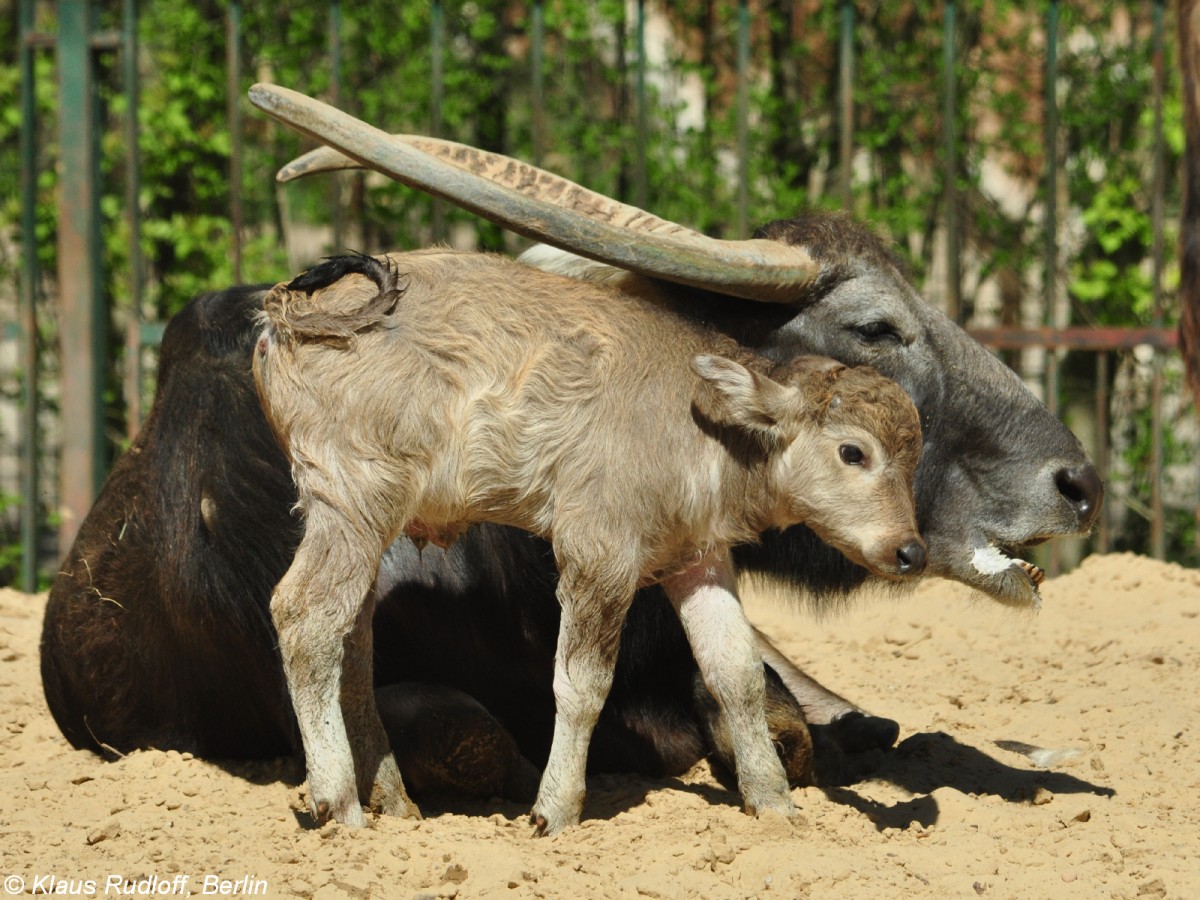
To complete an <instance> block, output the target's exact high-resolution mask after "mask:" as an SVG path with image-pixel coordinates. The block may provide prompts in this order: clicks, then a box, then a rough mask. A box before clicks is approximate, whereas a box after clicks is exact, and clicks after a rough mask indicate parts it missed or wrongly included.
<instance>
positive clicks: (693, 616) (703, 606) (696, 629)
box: [663, 551, 796, 818]
mask: <svg viewBox="0 0 1200 900" xmlns="http://www.w3.org/2000/svg"><path fill="white" fill-rule="evenodd" d="M663 587H664V588H665V589H666V592H667V596H668V597H669V598H670V599H671V604H672V605H673V606H674V607H675V610H676V612H677V613H678V614H679V620H680V621H681V622H682V623H683V630H684V631H685V632H686V634H687V638H688V643H689V644H691V647H692V655H693V656H695V658H696V664H697V666H699V668H700V674H701V676H702V677H703V678H704V683H705V685H706V686H707V687H708V690H709V692H710V693H711V694H712V696H713V697H714V698H715V699H716V701H717V703H718V704H719V705H720V707H721V712H722V714H723V716H724V719H725V722H726V723H727V725H728V729H729V739H730V743H732V745H733V757H734V767H735V769H736V772H737V781H738V789H739V790H740V791H741V794H742V801H743V803H744V804H745V809H746V812H748V813H750V814H751V815H757V814H759V813H761V812H762V811H763V810H766V809H772V810H775V811H776V812H778V813H781V814H783V815H784V816H787V817H789V818H790V817H792V816H794V815H795V814H796V807H795V805H794V804H793V803H792V798H791V794H790V793H789V791H788V782H787V774H786V773H785V772H784V769H783V764H782V763H781V762H780V760H779V756H778V754H777V753H776V752H775V747H774V745H773V744H772V742H771V736H770V733H769V732H768V730H767V718H766V711H765V700H764V694H765V687H764V682H763V668H762V657H760V656H759V654H758V647H757V643H756V640H755V634H754V628H753V627H752V626H751V625H750V623H749V621H747V619H746V616H745V613H744V612H743V611H742V605H741V603H739V602H738V598H737V594H736V592H735V586H734V573H733V568H732V566H730V564H729V560H728V557H727V556H724V555H718V554H717V553H715V552H712V551H710V552H708V553H705V554H704V555H703V556H702V557H701V558H700V560H699V561H697V562H696V563H695V564H694V565H692V566H690V567H689V568H687V569H685V570H684V571H683V572H680V573H678V574H676V575H673V576H671V577H670V578H668V579H666V580H665V581H664V582H663Z"/></svg>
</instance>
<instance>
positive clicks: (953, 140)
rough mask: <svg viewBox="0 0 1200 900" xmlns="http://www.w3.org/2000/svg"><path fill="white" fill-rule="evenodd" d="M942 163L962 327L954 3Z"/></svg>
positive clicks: (947, 41)
mask: <svg viewBox="0 0 1200 900" xmlns="http://www.w3.org/2000/svg"><path fill="white" fill-rule="evenodd" d="M942 28H943V31H942V92H943V93H942V152H943V154H944V158H943V160H942V168H943V173H944V174H943V177H944V178H945V184H944V185H943V188H942V205H943V208H944V214H945V224H946V314H947V315H948V316H950V318H952V319H954V321H956V322H958V323H959V324H960V325H961V324H962V322H963V308H962V262H961V260H960V259H959V254H960V252H961V248H960V245H959V235H958V147H957V143H958V135H957V119H958V85H957V80H956V78H955V72H954V61H955V56H956V53H955V36H956V33H957V31H958V27H957V22H956V20H955V9H954V2H953V0H946V8H945V12H944V14H943V21H942Z"/></svg>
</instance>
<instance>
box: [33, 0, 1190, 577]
mask: <svg viewBox="0 0 1200 900" xmlns="http://www.w3.org/2000/svg"><path fill="white" fill-rule="evenodd" d="M1060 5H1061V4H1060V3H1059V2H1057V0H1050V2H1047V3H1045V4H1044V12H1043V13H1042V14H1043V15H1044V25H1043V27H1044V34H1045V37H1046V52H1045V60H1044V65H1045V72H1044V78H1045V83H1046V85H1047V88H1046V90H1047V96H1046V105H1045V108H1046V116H1045V121H1044V133H1043V140H1044V148H1045V159H1046V166H1045V171H1044V174H1043V177H1044V179H1045V185H1044V186H1045V191H1046V196H1048V197H1050V198H1054V197H1056V196H1057V194H1056V188H1055V186H1056V182H1057V179H1058V178H1059V165H1060V161H1059V158H1058V157H1059V154H1058V153H1057V152H1056V148H1057V146H1058V143H1059V134H1058V129H1059V127H1060V126H1059V120H1058V109H1057V98H1056V96H1055V94H1054V87H1055V84H1056V82H1057V79H1058V72H1057V66H1058V40H1059V13H1060ZM938 6H939V8H938V9H936V10H935V12H936V14H937V15H940V17H941V23H942V28H943V33H944V36H945V37H944V40H943V44H942V47H941V48H940V49H941V52H942V59H943V63H942V71H943V73H944V78H943V79H942V82H941V84H940V85H939V86H938V93H939V94H940V102H941V105H942V108H943V109H944V110H945V113H944V115H943V116H942V122H943V134H942V140H941V142H940V150H939V154H938V155H939V164H940V165H943V166H945V167H946V169H947V171H954V170H955V168H956V159H955V154H956V153H958V152H960V149H959V140H958V136H957V135H956V134H955V131H954V129H955V122H956V115H955V114H954V113H955V110H956V108H957V104H958V102H959V100H958V98H957V97H956V94H955V90H956V82H955V78H954V77H953V72H954V69H955V65H956V63H957V62H958V60H956V56H955V54H956V49H955V47H956V44H955V40H954V35H955V33H956V31H955V30H956V27H957V25H956V15H957V12H958V6H959V5H958V4H956V3H955V2H954V0H945V2H943V3H941V4H939V5H938ZM34 7H35V4H34V2H33V0H20V2H19V22H20V46H19V54H20V77H21V87H22V91H21V117H22V127H21V149H20V152H21V166H22V201H21V203H22V205H21V210H22V212H21V233H22V235H23V236H26V239H25V240H24V243H23V244H22V254H21V281H20V331H21V348H22V350H21V363H20V365H21V368H22V370H23V372H24V379H23V395H22V415H21V419H20V428H21V453H20V459H21V467H20V469H21V472H20V477H21V487H20V492H21V496H22V503H23V506H22V531H21V539H22V543H23V546H24V556H23V559H24V566H23V569H22V573H21V583H22V586H23V587H24V588H25V589H27V590H32V589H33V588H34V586H35V585H36V583H37V578H38V568H37V567H38V552H37V547H38V539H39V534H41V533H44V531H45V528H44V523H43V522H42V521H41V519H40V516H41V513H40V512H39V504H38V497H39V496H40V486H39V482H38V479H39V469H38V458H39V452H40V450H41V440H40V436H39V430H38V397H39V359H38V355H37V340H36V335H37V304H38V296H37V292H38V288H37V285H38V280H39V273H38V271H37V265H38V262H37V254H36V252H35V251H36V248H35V247H34V246H33V241H31V240H29V239H28V236H30V235H33V234H35V223H34V205H35V203H36V193H35V185H36V181H37V177H38V172H37V166H36V158H37V153H36V147H37V141H38V140H39V129H38V123H37V121H36V107H35V103H34V87H35V84H34V72H35V69H34V57H35V54H38V53H45V52H53V53H54V54H55V60H56V68H57V72H58V75H57V78H58V85H57V89H58V97H59V115H58V134H57V141H58V144H59V148H58V152H59V154H60V156H59V159H60V164H59V172H60V178H61V189H60V191H59V201H58V202H59V234H58V259H59V263H58V271H57V292H58V302H59V304H60V310H61V314H60V317H59V321H60V327H61V333H60V334H59V340H60V347H61V351H60V360H61V387H60V396H61V417H62V421H63V422H64V423H69V427H68V426H64V427H63V428H62V434H61V441H62V447H61V461H60V480H59V488H58V494H59V503H60V504H61V506H63V507H64V508H66V509H67V510H68V511H69V515H68V517H67V518H66V520H65V524H64V525H63V526H62V527H61V529H60V532H59V541H60V543H59V551H60V552H62V551H64V550H65V549H66V547H67V546H68V544H69V541H70V540H71V539H72V537H73V534H74V530H75V528H76V527H77V525H78V523H79V522H80V521H81V519H82V517H83V515H84V514H85V513H86V511H87V509H88V508H89V506H90V504H91V502H92V500H93V499H94V497H95V495H96V493H97V491H98V489H99V487H100V485H101V483H102V480H103V478H104V475H105V471H104V460H105V459H106V448H105V435H104V426H103V410H104V406H105V399H104V385H105V374H104V370H105V366H106V365H107V360H106V358H105V354H106V346H107V337H108V333H107V329H108V327H109V316H108V309H107V307H106V301H105V295H104V291H103V290H102V286H101V282H102V277H103V276H102V260H101V244H100V235H99V234H98V227H99V224H98V223H99V221H100V218H99V214H98V196H99V174H98V158H99V146H100V145H99V142H100V138H101V134H100V125H99V122H98V121H97V115H96V93H97V88H96V76H95V72H96V65H97V59H98V58H99V57H100V56H101V55H103V54H114V53H115V54H117V57H118V58H119V61H120V65H121V72H122V78H121V83H122V90H123V92H124V95H125V98H126V104H127V106H126V108H127V110H129V112H128V113H127V114H126V117H125V125H124V128H125V131H124V140H125V142H126V144H127V147H128V148H130V152H128V154H127V170H126V172H125V215H126V216H127V217H128V225H129V233H130V244H129V259H130V266H131V270H132V277H131V279H130V291H131V292H132V303H131V307H132V309H133V310H135V311H139V312H140V310H141V309H142V303H141V301H140V296H141V291H142V289H143V284H144V277H145V276H144V274H143V260H142V258H141V246H140V242H139V235H140V222H139V209H138V192H139V183H140V177H141V176H140V172H139V161H138V154H137V150H136V148H137V146H138V129H139V125H138V116H137V112H138V110H139V97H138V91H139V82H138V71H137V58H138V46H137V18H138V6H137V2H136V0H123V2H122V5H121V10H120V21H121V27H120V28H119V29H115V30H97V28H96V25H95V23H96V14H95V7H94V5H93V4H92V3H91V2H88V0H60V2H58V3H57V4H56V10H57V33H56V34H52V35H51V34H42V33H38V32H37V31H35V29H34ZM1148 7H1149V11H1150V15H1151V17H1152V23H1153V24H1152V27H1153V54H1152V59H1151V60H1150V64H1151V65H1152V66H1153V70H1154V71H1153V84H1154V90H1153V95H1152V97H1151V98H1150V100H1149V102H1150V104H1151V105H1152V108H1153V111H1154V126H1153V127H1154V132H1155V133H1154V141H1155V147H1156V152H1155V153H1154V158H1155V161H1156V165H1155V169H1154V174H1153V185H1152V186H1151V192H1152V198H1153V199H1152V205H1153V209H1152V218H1153V224H1154V239H1153V240H1154V245H1153V268H1154V271H1153V285H1154V313H1153V322H1152V325H1151V327H1148V328H1140V329H1122V328H1102V329H1098V328H1082V327H1063V323H1062V322H1059V321H1055V320H1054V319H1053V312H1052V311H1053V310H1054V309H1055V308H1056V303H1055V296H1054V294H1055V291H1056V290H1057V286H1056V285H1057V279H1056V277H1054V273H1055V271H1056V267H1057V266H1058V258H1059V253H1060V248H1059V243H1058V241H1059V232H1060V226H1059V223H1057V222H1056V220H1055V218H1054V217H1055V214H1056V204H1055V203H1054V202H1050V203H1048V204H1047V210H1046V214H1047V217H1048V226H1047V228H1046V235H1047V239H1046V246H1045V247H1044V248H1043V253H1044V258H1045V267H1046V268H1045V271H1046V273H1047V277H1046V278H1045V279H1044V291H1045V292H1046V297H1045V304H1044V308H1045V310H1046V311H1047V313H1046V316H1047V318H1046V320H1045V322H1044V325H1043V326H1042V327H1039V328H1032V329H1020V328H1013V327H990V328H973V329H971V331H972V333H973V334H974V335H975V336H976V337H977V338H978V339H979V340H980V341H982V342H983V343H985V344H986V345H988V346H990V347H992V348H995V349H996V350H997V351H1020V350H1025V349H1028V348H1040V349H1041V350H1042V351H1044V352H1045V364H1044V376H1043V377H1044V396H1045V397H1046V400H1047V403H1048V405H1049V406H1050V408H1051V410H1052V411H1057V405H1058V398H1059V396H1060V386H1059V378H1060V367H1061V359H1062V354H1064V353H1065V352H1067V351H1074V352H1086V353H1092V354H1095V360H1096V361H1095V371H1096V373H1097V377H1096V384H1097V395H1096V396H1095V410H1096V416H1097V420H1098V422H1100V423H1102V425H1103V430H1101V431H1100V434H1101V436H1102V437H1101V439H1100V440H1099V441H1098V442H1097V446H1096V448H1095V450H1094V452H1095V455H1096V456H1097V462H1098V464H1099V465H1100V467H1101V469H1102V471H1104V470H1105V469H1106V467H1107V466H1108V449H1107V443H1106V440H1105V439H1104V438H1103V435H1104V434H1105V433H1106V431H1107V422H1108V415H1109V408H1110V402H1109V397H1108V395H1107V389H1108V388H1107V385H1108V383H1109V371H1110V367H1111V366H1112V357H1113V355H1114V354H1119V353H1125V352H1128V351H1130V350H1131V349H1132V348H1134V347H1149V348H1153V350H1154V353H1155V356H1154V358H1153V362H1152V366H1153V371H1154V378H1153V385H1154V387H1153V390H1152V396H1151V404H1152V410H1153V412H1152V417H1153V419H1152V425H1151V431H1152V442H1153V449H1152V452H1151V468H1152V471H1151V473H1150V478H1151V483H1152V485H1153V488H1152V493H1151V500H1150V509H1149V510H1148V517H1149V520H1150V525H1151V536H1150V542H1149V548H1150V550H1151V552H1152V553H1153V554H1154V555H1156V556H1159V557H1161V556H1163V555H1164V552H1165V538H1164V515H1163V497H1162V469H1163V457H1162V438H1163V430H1164V425H1163V418H1162V404H1163V380H1162V360H1163V358H1164V354H1165V353H1168V352H1170V351H1171V350H1173V349H1174V348H1175V347H1176V335H1175V332H1174V329H1171V328H1166V327H1164V320H1165V317H1166V301H1165V299H1164V295H1163V279H1164V274H1163V273H1164V266H1165V252H1166V251H1165V247H1164V237H1163V234H1164V230H1163V226H1164V222H1165V221H1166V217H1167V212H1166V203H1165V196H1166V184H1167V179H1168V177H1169V174H1170V173H1167V172H1165V171H1164V167H1163V164H1162V160H1163V158H1164V153H1163V151H1162V142H1163V140H1164V137H1163V129H1164V125H1163V105H1164V96H1165V91H1166V89H1167V88H1166V85H1167V72H1165V71H1164V33H1165V27H1166V26H1165V18H1166V9H1165V0H1156V2H1153V3H1150V4H1148ZM628 9H629V14H630V16H631V19H632V23H633V28H632V32H633V34H634V35H635V39H634V40H635V59H634V64H633V67H632V79H633V84H632V86H631V96H632V101H633V110H632V114H631V115H630V118H631V120H632V127H633V133H634V136H635V147H636V153H635V166H634V176H633V184H632V188H631V196H630V199H631V200H632V201H633V202H634V203H635V204H638V205H643V206H644V205H646V203H647V198H648V196H649V194H648V190H647V176H646V171H647V169H646V158H645V152H646V146H647V140H648V139H647V130H648V123H647V114H646V110H647V99H646V78H647V66H646V59H647V54H646V36H645V35H646V30H645V24H646V17H647V4H646V3H645V0H631V2H630V3H629V6H628ZM242 11H243V9H242V4H241V3H240V2H239V0H233V2H230V3H229V4H228V6H227V12H226V33H227V42H228V43H227V46H228V57H227V75H228V84H227V92H228V98H229V100H228V119H229V120H228V126H229V129H230V131H231V133H232V138H233V139H232V142H231V143H232V149H231V155H230V163H229V175H230V182H231V184H232V185H233V190H231V200H230V210H229V215H230V219H231V221H232V223H233V230H232V242H231V246H230V248H229V249H230V253H231V255H232V259H233V261H234V262H233V266H234V276H235V278H236V279H239V280H240V278H241V259H242V242H243V236H244V233H245V221H244V213H243V209H242V192H241V191H240V189H239V186H240V185H241V183H242V150H243V140H242V129H243V124H242V121H241V112H240V111H241V105H242V102H241V101H242V97H243V94H244V86H245V83H246V78H245V72H244V71H243V60H242V55H241V47H242V35H241V27H242V26H241V22H242ZM110 12H111V10H110ZM736 14H737V15H736V21H737V29H736V35H735V36H734V40H735V41H736V60H737V66H736V72H737V83H736V101H735V103H736V150H737V154H736V155H737V159H738V168H737V178H738V179H739V191H738V194H737V217H736V232H737V235H736V236H745V234H746V233H747V219H748V216H747V205H748V202H747V190H746V184H747V180H748V175H747V167H746V160H747V156H748V150H747V133H748V129H749V124H748V123H749V121H750V116H751V112H752V110H751V104H750V99H749V90H748V85H749V79H750V77H751V59H750V35H751V28H752V26H753V18H752V8H751V5H750V4H749V3H748V2H747V0H739V2H737V3H736ZM328 15H329V19H328V23H329V27H328V47H327V54H328V64H329V66H330V69H331V72H332V79H331V86H330V90H329V94H328V99H330V100H331V101H332V102H333V103H334V104H335V105H337V104H338V103H339V102H340V94H341V67H342V59H341V53H342V51H341V34H342V27H343V26H342V17H343V11H342V5H341V4H340V3H339V2H336V0H335V2H332V3H331V4H330V5H329V7H328ZM838 15H839V25H838V28H839V40H838V50H837V59H838V65H837V88H836V90H837V92H838V97H839V101H838V104H837V109H838V123H837V133H838V134H839V135H840V141H839V148H838V151H839V153H840V164H839V165H838V166H837V182H836V184H835V185H834V186H833V193H835V194H836V196H838V197H840V198H841V199H842V203H843V204H844V205H847V206H849V205H850V202H851V197H852V181H851V179H852V177H853V165H852V154H853V152H854V146H855V143H854V137H855V131H854V106H853V88H854V85H855V72H856V67H857V65H858V63H859V60H857V59H856V57H855V52H856V49H855V48H856V44H855V29H856V16H857V15H858V8H857V6H856V4H855V3H854V2H852V0H840V2H839V4H838ZM527 21H528V28H529V34H528V39H529V41H528V48H529V49H528V52H529V53H530V54H531V55H532V57H533V60H534V64H533V65H532V66H531V73H532V74H531V78H532V84H531V85H530V92H531V96H532V98H533V101H534V102H533V107H534V108H533V128H532V134H533V160H532V161H534V162H540V161H541V159H542V156H543V154H544V152H545V149H546V148H545V127H544V123H543V119H542V116H543V112H542V106H543V104H542V101H541V98H542V97H543V95H544V92H545V85H544V66H543V65H542V64H541V59H542V54H543V53H544V52H545V46H546V34H545V24H544V22H545V19H544V2H542V0H534V2H532V4H531V5H530V7H529V10H528V16H527ZM430 23H431V24H430V33H429V36H428V42H429V43H428V46H429V61H428V62H429V75H430V78H429V90H430V94H431V96H430V107H429V108H430V110H431V115H430V121H429V124H428V130H429V132H430V133H432V134H434V135H439V134H440V133H441V130H442V126H441V108H442V102H443V97H444V93H445V90H446V88H445V79H444V67H443V54H444V51H445V47H446V45H447V41H448V40H449V39H450V37H448V35H447V27H446V22H445V18H444V16H443V11H442V3H441V2H440V0H432V3H431V16H430ZM381 124H382V123H381ZM42 137H45V136H44V135H43V136H42ZM1171 177H1173V176H1171ZM958 190H959V186H958V184H957V182H956V180H955V179H954V178H948V179H946V185H945V191H946V198H945V202H943V203H942V210H943V222H942V227H943V229H944V233H945V236H946V242H945V260H944V266H943V267H942V273H943V278H944V280H945V283H944V285H941V286H940V288H941V296H942V297H944V298H945V305H946V307H947V310H948V312H949V313H950V314H951V315H952V316H959V317H960V318H961V315H962V308H963V304H962V290H963V288H962V283H963V275H962V271H961V266H960V260H961V256H962V253H961V249H962V248H961V247H960V246H959V244H958V240H959V234H960V231H961V228H960V225H959V223H957V222H956V220H955V215H956V211H957V210H958V209H959V204H958V202H957V198H956V197H955V192H956V191H958ZM437 209H438V207H436V206H435V210H437ZM438 214H439V213H437V212H435V216H437V215H438ZM331 215H332V222H333V228H334V230H335V233H336V232H338V231H339V230H340V228H341V224H340V218H339V215H340V211H339V210H336V209H335V210H334V211H333V212H332V214H331ZM433 227H434V231H435V233H440V232H441V230H442V229H443V227H444V224H443V222H442V221H441V220H440V219H438V218H435V220H434V226H433ZM283 274H284V273H280V275H281V276H282V275H283ZM220 286H221V285H213V287H220ZM927 287H928V285H927ZM161 333H162V323H158V322H144V321H140V320H138V319H137V318H135V320H134V321H133V322H132V323H131V325H130V327H129V329H128V333H127V334H126V336H125V343H126V346H127V348H128V349H129V352H128V353H127V354H126V355H127V358H128V359H129V361H130V365H129V368H128V371H127V373H126V377H125V379H124V392H125V402H126V404H127V409H128V417H129V421H130V423H131V426H130V427H131V429H132V428H135V427H136V425H137V423H139V422H140V420H141V417H142V414H143V410H142V408H141V391H140V389H139V386H140V384H141V383H142V373H141V371H140V361H141V358H142V354H141V353H140V352H138V351H139V350H140V348H141V347H143V346H146V345H153V344H154V343H155V342H156V341H157V340H158V339H159V338H160V337H161ZM1093 546H1094V547H1095V548H1096V549H1099V550H1101V551H1103V550H1107V549H1108V548H1109V546H1110V537H1109V532H1108V529H1107V528H1105V527H1103V526H1102V527H1101V528H1100V530H1099V531H1098V533H1097V535H1096V536H1095V537H1094V539H1093ZM1049 565H1050V567H1051V568H1053V567H1055V566H1056V565H1057V562H1056V560H1054V559H1051V560H1050V561H1049Z"/></svg>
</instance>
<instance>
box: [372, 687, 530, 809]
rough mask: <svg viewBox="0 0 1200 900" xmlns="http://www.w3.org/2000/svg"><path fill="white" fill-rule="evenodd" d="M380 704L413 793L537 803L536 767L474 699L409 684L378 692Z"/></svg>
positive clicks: (378, 702) (376, 695)
mask: <svg viewBox="0 0 1200 900" xmlns="http://www.w3.org/2000/svg"><path fill="white" fill-rule="evenodd" d="M375 702H376V705H377V706H378V708H379V716H380V718H381V719H382V720H383V727H384V730H385V731H386V732H387V736H388V741H389V742H390V743H391V746H392V752H393V753H394V754H395V758H396V762H397V763H398V764H399V767H400V771H401V772H403V773H404V784H405V785H407V786H408V789H409V790H411V791H412V792H413V793H414V794H455V795H459V796H467V797H484V798H486V797H503V798H505V799H507V800H516V801H518V802H522V803H531V802H532V801H533V799H534V796H535V795H536V793H537V785H538V779H539V778H540V774H539V772H538V770H537V768H536V767H535V766H534V765H533V763H531V762H530V761H529V760H527V759H526V758H525V757H524V756H522V755H521V752H520V750H518V749H517V742H516V741H515V740H514V739H513V737H512V735H510V734H509V733H508V731H507V730H505V728H504V726H503V725H501V724H500V723H499V722H498V721H497V720H496V719H495V718H494V717H493V716H492V715H491V713H489V712H488V711H487V710H486V709H485V708H484V707H483V706H482V705H481V704H480V703H479V702H478V701H476V700H475V699H474V698H473V697H471V696H469V695H468V694H465V693H463V692H462V691H459V690H456V689H454V688H450V687H446V686H444V685H433V684H418V683H415V682H406V683H400V684H390V685H388V686H387V687H382V688H379V689H378V690H377V691H376V692H375ZM405 799H407V798H405ZM414 810H415V807H414Z"/></svg>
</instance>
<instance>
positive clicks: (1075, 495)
mask: <svg viewBox="0 0 1200 900" xmlns="http://www.w3.org/2000/svg"><path fill="white" fill-rule="evenodd" d="M1054 486H1055V487H1056V488H1058V492H1059V493H1060V494H1062V495H1063V497H1064V498H1065V499H1066V501H1067V503H1069V504H1071V508H1072V509H1073V510H1075V515H1076V517H1077V518H1078V519H1079V530H1080V531H1087V530H1088V529H1089V528H1091V527H1092V523H1093V522H1095V521H1096V516H1097V514H1099V512H1100V502H1101V501H1102V500H1103V499H1104V483H1103V482H1102V481H1101V480H1100V475H1099V474H1098V473H1097V472H1096V467H1095V466H1093V465H1092V464H1091V463H1086V464H1085V465H1082V466H1075V467H1074V468H1071V469H1066V468H1064V469H1059V470H1058V471H1057V472H1055V473H1054Z"/></svg>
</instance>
